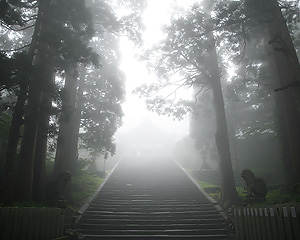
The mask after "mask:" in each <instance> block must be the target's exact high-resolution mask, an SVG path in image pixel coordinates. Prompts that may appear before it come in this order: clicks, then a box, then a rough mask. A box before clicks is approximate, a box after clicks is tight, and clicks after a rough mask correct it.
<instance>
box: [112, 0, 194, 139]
mask: <svg viewBox="0 0 300 240" xmlns="http://www.w3.org/2000/svg"><path fill="white" fill-rule="evenodd" d="M194 1H195V0H180V1H178V2H179V3H180V5H183V6H188V5H189V4H191V3H192V2H194ZM171 2H172V0H148V5H147V9H146V10H145V12H144V14H143V22H144V24H145V26H146V30H145V32H144V33H143V39H144V44H145V46H146V47H149V46H151V45H153V44H154V43H156V42H158V41H159V40H161V39H162V38H163V32H162V31H161V27H162V25H164V24H166V23H168V22H169V20H170V16H171V14H172V13H171V12H170V11H171ZM173 2H174V1H173ZM120 48H121V51H122V62H121V66H120V67H121V69H122V70H123V72H124V73H125V75H126V91H127V96H126V102H125V103H124V104H123V111H124V113H125V117H124V118H123V126H122V127H121V128H120V129H119V131H118V134H122V133H125V132H128V131H130V130H131V129H134V128H135V127H136V126H138V125H140V124H141V121H142V120H143V119H145V118H150V119H151V120H152V121H153V122H154V123H155V124H157V125H158V126H160V127H161V128H163V129H164V130H165V131H168V132H172V133H173V134H174V132H175V133H176V135H177V138H178V140H179V139H180V138H181V137H183V136H186V135H188V131H189V123H188V120H187V119H185V120H182V121H178V120H175V121H173V120H172V118H170V117H166V116H159V115H158V114H156V113H152V112H149V111H147V109H146V105H145V99H140V98H139V97H138V96H136V95H133V94H131V92H132V90H133V89H135V88H136V87H138V86H139V85H141V84H142V83H145V82H150V81H155V80H156V79H155V76H154V75H150V74H149V72H148V70H147V68H146V66H145V63H143V62H140V61H139V60H138V59H137V58H136V57H135V56H136V54H137V51H138V49H136V48H135V47H134V44H133V43H131V42H130V41H129V40H128V39H126V38H123V39H122V40H121V43H120ZM118 134H117V136H118Z"/></svg>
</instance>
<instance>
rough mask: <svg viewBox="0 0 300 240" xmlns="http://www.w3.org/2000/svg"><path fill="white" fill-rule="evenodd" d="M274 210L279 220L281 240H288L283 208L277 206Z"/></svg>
mask: <svg viewBox="0 0 300 240" xmlns="http://www.w3.org/2000/svg"><path fill="white" fill-rule="evenodd" d="M274 210H275V218H276V220H277V226H278V231H279V239H286V232H285V228H284V221H283V213H282V208H281V206H275V209H274Z"/></svg>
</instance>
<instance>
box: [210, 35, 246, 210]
mask: <svg viewBox="0 0 300 240" xmlns="http://www.w3.org/2000/svg"><path fill="white" fill-rule="evenodd" d="M209 35H210V36H209V38H208V42H209V44H210V48H209V57H208V59H207V60H208V63H209V74H210V76H211V81H210V83H211V87H212V92H213V97H214V100H213V101H214V109H215V113H216V125H217V126H216V127H217V130H216V136H215V138H216V145H217V149H218V152H219V156H220V165H219V167H220V172H221V188H222V199H221V200H222V202H223V204H224V206H225V207H226V206H231V205H232V204H236V203H240V197H239V195H238V193H237V191H236V188H235V183H234V177H233V170H232V162H231V155H230V146H229V138H228V130H227V121H226V114H225V108H224V99H223V93H222V86H221V77H220V70H219V64H218V56H217V53H216V47H215V40H214V36H213V32H212V31H210V34H209Z"/></svg>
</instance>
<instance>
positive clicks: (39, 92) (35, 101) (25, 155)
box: [15, 0, 96, 201]
mask: <svg viewBox="0 0 300 240" xmlns="http://www.w3.org/2000/svg"><path fill="white" fill-rule="evenodd" d="M38 7H39V14H38V18H37V21H36V26H35V33H37V34H36V35H37V39H35V42H33V43H32V45H36V48H35V50H34V52H35V56H34V58H33V74H32V80H31V83H30V88H29V93H28V104H27V111H26V118H25V126H24V132H23V137H22V144H21V150H20V159H19V164H18V173H17V176H18V179H17V182H16V184H15V196H16V199H17V200H18V201H30V200H31V197H32V186H33V179H40V178H41V176H36V177H35V178H34V177H33V173H34V154H35V153H37V155H38V156H39V157H38V156H36V161H35V162H36V165H35V166H36V167H39V168H41V169H36V170H35V172H37V173H43V172H44V166H45V164H44V162H45V156H46V154H45V152H43V153H41V152H39V153H38V152H36V151H35V150H36V137H37V132H38V124H39V118H40V117H41V119H44V120H43V121H44V124H42V123H41V122H42V120H41V121H40V124H41V125H40V129H39V136H43V138H46V137H47V129H48V127H47V126H45V122H46V120H45V119H48V118H49V114H50V112H49V109H47V108H48V107H47V106H49V105H50V104H49V102H51V98H49V97H48V98H47V97H46V99H48V100H47V103H45V102H44V101H45V98H44V99H43V102H41V98H42V96H44V95H46V94H47V92H49V88H51V86H52V85H53V74H54V70H55V69H54V67H56V68H59V69H66V68H68V66H70V65H72V64H74V63H76V62H80V61H81V62H90V61H91V59H93V61H95V62H96V57H95V56H96V55H95V54H93V53H92V52H91V50H90V49H89V48H88V47H87V46H86V42H85V41H84V39H88V38H90V37H91V36H92V28H91V26H90V25H89V24H90V22H91V21H90V15H89V12H88V10H87V9H86V8H85V4H84V2H82V1H70V0H65V1H51V2H49V1H40V2H39V6H38ZM75 13H76V14H75ZM79 13H80V14H79ZM75 46H76V48H75ZM74 49H75V50H74ZM46 88H48V89H46ZM45 107H46V109H45ZM37 112H38V113H39V114H37ZM39 140H40V139H39ZM43 143H44V146H43V147H41V148H39V149H38V150H39V151H41V149H43V151H46V147H45V144H46V143H47V141H46V139H44V140H43ZM38 144H41V142H39V143H38ZM39 161H40V164H38V162H39ZM42 178H43V177H42ZM36 183H37V184H39V181H37V182H36ZM41 189H43V188H41ZM42 191H43V190H42ZM43 195H44V194H43V193H38V194H37V195H36V196H43Z"/></svg>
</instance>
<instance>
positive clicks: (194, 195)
mask: <svg viewBox="0 0 300 240" xmlns="http://www.w3.org/2000/svg"><path fill="white" fill-rule="evenodd" d="M157 163H158V162H157ZM77 229H78V231H79V232H80V233H81V234H83V235H84V236H85V237H86V239H107V240H112V239H124V240H126V239H133V240H134V239H141V240H145V239H164V240H167V239H200V240H201V239H207V240H221V239H225V238H226V237H227V235H228V228H227V224H226V221H225V219H224V218H223V217H222V216H221V214H220V213H219V212H218V211H217V210H216V208H215V207H214V206H213V204H212V203H211V202H210V201H209V200H208V199H207V198H206V197H205V196H204V195H203V193H202V192H201V191H199V189H198V188H197V187H196V185H195V184H194V183H193V182H192V181H191V180H190V179H189V178H188V176H187V175H186V174H185V173H184V172H183V171H182V170H181V169H180V168H179V167H178V166H177V165H176V164H175V163H174V162H172V161H169V160H168V161H164V162H162V164H161V165H160V164H156V165H152V164H150V161H147V162H145V163H143V162H135V163H133V162H131V161H123V162H121V163H120V164H119V165H118V167H117V168H116V169H115V171H114V172H113V173H112V174H111V176H110V178H109V179H108V181H107V182H106V183H105V185H104V186H103V188H102V189H101V191H100V192H99V194H98V195H97V196H96V197H95V199H94V200H93V201H92V202H91V203H90V205H89V208H88V209H87V211H86V212H85V213H84V214H83V216H82V217H81V218H80V221H79V222H78V224H77Z"/></svg>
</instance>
